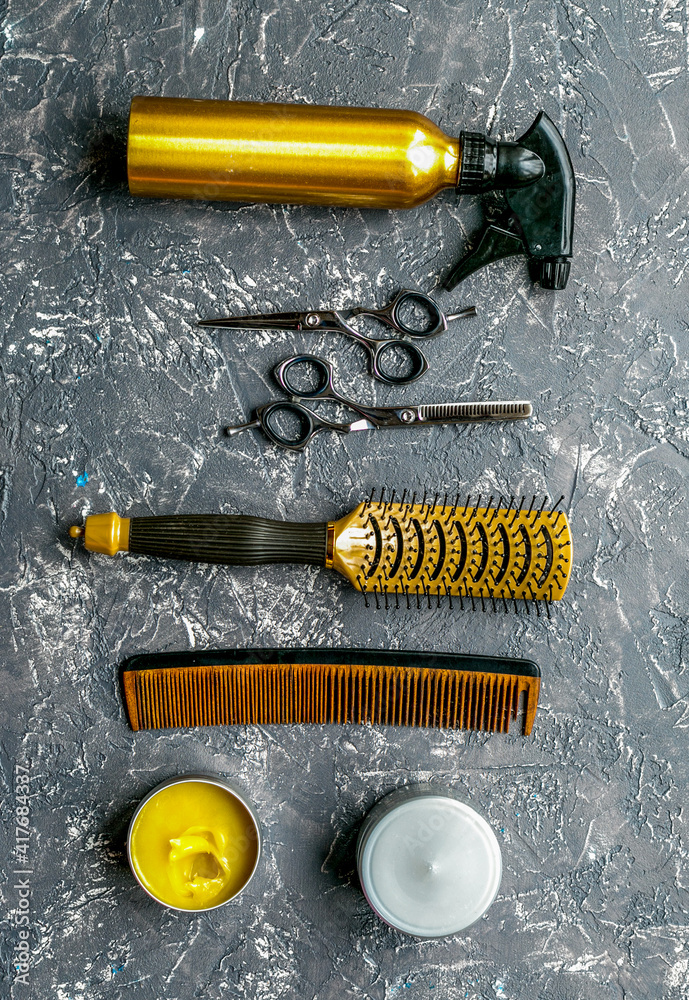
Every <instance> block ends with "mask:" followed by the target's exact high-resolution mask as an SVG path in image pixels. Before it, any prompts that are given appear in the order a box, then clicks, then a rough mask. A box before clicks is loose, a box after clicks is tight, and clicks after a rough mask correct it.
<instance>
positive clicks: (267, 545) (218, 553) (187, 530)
mask: <svg viewBox="0 0 689 1000" xmlns="http://www.w3.org/2000/svg"><path fill="white" fill-rule="evenodd" d="M326 534H327V525H326V524H290V523H289V522H286V521H269V520H267V519H266V518H263V517H245V516H240V515H235V514H202V515H197V516H193V517H186V516H184V515H174V516H172V517H133V518H132V519H131V522H130V526H129V551H130V552H140V553H144V554H145V555H149V556H162V557H163V558H166V559H190V560H192V561H194V562H207V563H230V564H232V565H234V566H255V565H257V564H258V563H279V562H284V563H312V564H314V565H316V566H323V565H324V563H325V553H326Z"/></svg>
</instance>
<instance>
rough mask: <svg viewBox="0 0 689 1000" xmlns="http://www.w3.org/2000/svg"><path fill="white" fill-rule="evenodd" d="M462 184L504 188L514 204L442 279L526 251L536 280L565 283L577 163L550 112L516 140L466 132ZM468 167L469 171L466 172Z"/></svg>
mask: <svg viewBox="0 0 689 1000" xmlns="http://www.w3.org/2000/svg"><path fill="white" fill-rule="evenodd" d="M461 141H462V164H461V168H460V175H459V183H458V185H457V187H458V190H459V191H460V192H466V193H477V192H483V191H493V190H498V189H501V190H504V192H505V200H506V201H507V204H508V206H509V210H508V211H507V212H505V213H504V214H503V215H502V216H501V218H500V219H498V220H496V221H494V222H491V223H489V224H488V226H487V227H486V228H485V229H484V231H483V233H482V234H481V238H480V240H479V243H478V246H477V247H476V249H475V250H473V251H472V252H471V253H470V254H468V255H467V256H466V257H464V258H463V259H462V260H461V261H460V262H459V263H458V264H457V265H456V266H455V267H454V268H453V269H452V271H451V272H450V274H449V275H448V276H447V278H446V279H445V282H444V287H445V288H447V289H451V288H454V287H455V285H457V284H459V282H460V281H462V280H463V279H464V278H466V277H467V275H469V274H472V273H473V272H474V271H476V270H478V268H480V267H484V266H485V265H486V264H490V263H492V262H493V261H496V260H501V259H502V258H504V257H513V256H515V255H516V254H525V255H526V256H527V257H528V258H529V267H530V271H531V276H532V278H533V280H534V281H537V282H540V284H541V286H542V287H543V288H551V289H562V288H564V287H565V285H566V284H567V279H568V278H569V268H570V258H571V256H572V231H573V229H574V192H575V182H574V170H573V169H572V163H571V160H570V158H569V154H568V152H567V147H566V146H565V144H564V141H563V139H562V136H561V135H560V133H559V132H558V130H557V128H556V127H555V125H554V124H553V122H552V121H551V120H550V118H548V116H547V115H546V114H545V112H543V111H541V113H540V114H539V115H538V117H537V118H536V120H535V122H534V123H533V125H532V126H531V128H530V129H529V130H528V132H525V134H524V135H523V136H522V137H521V138H520V139H518V140H517V141H516V142H497V143H494V142H491V140H490V139H487V138H486V137H485V136H482V135H480V134H479V133H476V132H463V133H462V136H461ZM465 171H466V172H465Z"/></svg>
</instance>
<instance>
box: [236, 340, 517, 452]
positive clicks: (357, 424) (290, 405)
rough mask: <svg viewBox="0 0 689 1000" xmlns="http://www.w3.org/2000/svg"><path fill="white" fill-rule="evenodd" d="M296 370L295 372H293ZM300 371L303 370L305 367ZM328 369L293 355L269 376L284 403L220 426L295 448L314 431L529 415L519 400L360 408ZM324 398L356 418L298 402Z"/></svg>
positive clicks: (315, 360)
mask: <svg viewBox="0 0 689 1000" xmlns="http://www.w3.org/2000/svg"><path fill="white" fill-rule="evenodd" d="M299 369H301V372H300V371H299ZM305 369H306V370H307V371H305ZM307 373H308V374H310V375H311V376H312V381H311V387H310V388H304V381H303V378H304V376H305V375H306V374H307ZM333 377H334V370H333V366H332V365H331V364H330V362H329V361H326V360H325V359H324V358H319V357H316V356H315V355H313V354H296V355H295V356H294V357H291V358H287V359H286V360H285V361H283V362H281V364H279V365H278V366H277V368H276V369H275V378H276V380H277V382H278V384H279V385H280V387H281V388H282V389H284V390H285V392H286V393H287V394H288V395H289V397H290V398H289V401H287V400H285V401H278V402H275V403H268V404H267V405H266V406H260V407H259V408H258V409H257V410H255V411H254V419H253V420H250V421H248V422H247V423H245V424H237V425H236V426H233V427H226V428H225V431H226V433H227V434H228V435H229V436H230V437H233V436H234V435H235V434H239V433H241V431H245V430H250V429H252V428H256V429H259V428H260V429H261V430H262V431H263V433H264V434H265V435H266V436H267V437H268V438H270V440H271V441H272V442H273V444H277V445H280V446H281V447H283V448H289V449H290V450H291V451H301V450H302V448H305V447H306V445H307V444H308V443H309V441H310V440H311V438H312V437H313V436H314V435H315V434H318V433H319V431H326V430H329V431H338V432H339V433H340V434H349V433H351V432H352V431H367V430H374V429H383V428H385V429H387V428H396V427H428V426H431V425H433V424H457V423H485V422H487V421H496V420H525V419H526V418H527V417H530V416H531V413H532V406H531V403H528V402H525V401H514V402H497V403H429V404H426V405H420V406H418V405H414V406H410V405H408V404H407V405H405V406H362V405H361V404H360V403H357V402H355V401H354V400H353V399H348V398H347V397H346V396H343V395H341V393H339V392H338V391H337V389H336V388H335V386H334V383H333ZM321 400H330V401H331V402H336V403H340V404H341V405H343V406H346V407H348V408H349V409H350V410H354V412H355V413H357V414H359V417H358V419H356V420H352V421H349V422H347V421H344V422H337V421H333V420H325V419H322V418H320V417H319V416H318V415H317V413H315V412H314V410H312V409H310V408H309V407H307V406H304V405H303V404H304V403H305V402H309V401H310V402H319V401H321Z"/></svg>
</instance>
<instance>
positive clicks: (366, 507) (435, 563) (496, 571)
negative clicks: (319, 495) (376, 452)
mask: <svg viewBox="0 0 689 1000" xmlns="http://www.w3.org/2000/svg"><path fill="white" fill-rule="evenodd" d="M562 499H564V498H560V500H562ZM559 502H560V501H559ZM503 503H504V501H503V497H500V499H499V500H498V503H497V505H495V506H493V497H491V498H490V499H489V501H488V502H487V503H486V504H482V502H481V497H480V496H479V497H478V499H477V500H476V502H475V503H472V502H471V497H470V496H468V497H467V498H466V501H465V502H464V504H463V505H462V504H460V502H459V498H457V500H456V501H455V503H454V504H448V503H447V496H445V498H444V500H443V502H442V503H441V504H439V503H438V496H436V497H435V499H434V501H433V502H430V503H427V502H426V498H425V497H424V499H423V501H422V502H421V503H417V502H416V494H413V495H412V497H411V499H410V500H409V501H408V502H407V494H406V492H405V493H404V494H403V495H402V497H401V499H399V500H396V499H395V493H394V492H393V494H392V496H391V498H390V499H389V500H386V499H385V490H384V489H383V490H382V491H381V495H380V498H379V499H378V500H374V499H373V495H371V497H370V498H369V499H368V500H365V501H364V502H363V503H360V504H359V506H358V507H357V508H356V509H355V510H353V511H352V512H351V513H350V514H347V515H345V517H342V518H340V520H339V521H330V522H328V523H323V524H293V523H289V522H282V521H270V520H266V519H264V518H260V517H246V516H240V515H230V514H218V515H213V514H210V515H200V516H198V515H189V516H187V515H173V516H171V517H132V518H120V517H118V515H117V514H114V513H110V514H96V515H91V516H90V517H87V518H86V523H85V525H84V527H80V526H77V525H75V526H73V527H72V528H70V535H71V536H72V537H73V538H79V537H83V539H84V544H85V546H86V548H87V549H89V550H90V551H92V552H103V553H107V554H108V555H115V553H117V552H134V553H142V554H145V555H151V556H161V557H163V558H168V559H188V560H192V561H196V562H207V563H229V564H232V565H236V566H254V565H256V564H258V563H277V562H281V563H288V562H292V563H310V564H312V565H319V566H326V567H327V568H329V569H335V570H337V571H338V572H339V573H341V574H342V576H344V577H346V578H347V579H348V580H349V582H350V583H352V584H353V585H354V586H355V587H356V588H357V589H358V590H360V591H362V593H363V594H364V597H365V600H366V604H367V605H368V604H369V603H370V602H369V599H368V598H369V595H372V596H373V597H374V599H375V602H376V606H380V600H381V598H383V599H384V601H385V606H386V607H387V606H389V603H390V599H391V597H392V599H393V600H394V604H395V606H396V607H399V606H400V601H406V603H407V606H408V607H409V606H411V602H412V601H415V602H416V604H417V606H418V607H420V606H421V602H422V600H426V601H427V602H428V605H429V606H430V604H431V600H432V599H436V600H437V602H438V604H440V599H441V598H442V597H447V598H449V600H450V603H451V604H452V598H453V597H456V598H458V599H459V602H460V606H461V607H462V608H463V607H464V605H465V602H469V603H470V604H471V606H472V608H474V609H475V608H476V607H477V602H478V605H479V606H480V607H481V608H482V610H484V611H485V610H486V608H487V607H492V609H493V610H494V611H497V610H504V611H508V610H509V608H510V607H511V606H514V608H515V610H516V609H517V601H524V602H525V603H526V609H527V611H528V610H529V602H530V601H535V602H538V601H544V602H545V603H546V610H547V611H548V613H550V612H549V604H550V602H551V601H557V600H559V599H560V598H561V597H562V596H563V594H564V592H565V589H566V587H567V583H568V581H569V576H570V572H571V566H572V562H571V559H572V551H571V550H572V540H571V535H570V531H569V523H568V521H567V516H566V515H565V514H564V512H563V511H558V510H557V509H556V508H557V504H556V505H555V507H554V508H553V509H552V510H546V509H545V508H546V503H547V498H544V500H543V503H542V504H541V506H540V507H537V505H536V498H535V497H534V498H533V500H532V501H531V506H530V507H529V508H528V509H523V508H522V507H521V506H520V507H514V506H513V504H514V497H512V498H511V500H510V502H509V504H507V505H504V506H503ZM523 503H524V498H522V504H523ZM536 611H537V613H538V614H540V611H539V610H538V604H536Z"/></svg>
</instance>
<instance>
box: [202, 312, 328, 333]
mask: <svg viewBox="0 0 689 1000" xmlns="http://www.w3.org/2000/svg"><path fill="white" fill-rule="evenodd" d="M304 316H305V314H304V313H303V312H300V313H298V312H291V313H254V314H253V315H246V316H225V317H219V318H218V319H202V320H200V322H199V323H197V326H212V327H215V328H216V329H220V330H307V329H310V327H308V326H307V325H306V324H305V323H304Z"/></svg>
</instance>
